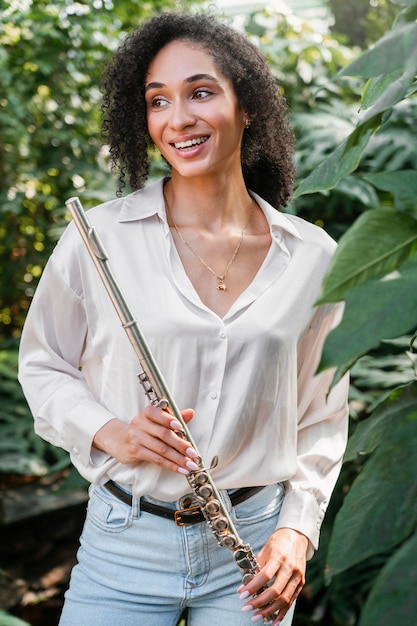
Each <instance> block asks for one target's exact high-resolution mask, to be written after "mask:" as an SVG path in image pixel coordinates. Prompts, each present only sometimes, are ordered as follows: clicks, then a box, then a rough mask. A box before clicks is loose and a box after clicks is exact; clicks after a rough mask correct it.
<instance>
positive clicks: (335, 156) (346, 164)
mask: <svg viewBox="0 0 417 626" xmlns="http://www.w3.org/2000/svg"><path fill="white" fill-rule="evenodd" d="M380 122H381V115H377V116H375V117H373V118H372V119H370V120H368V121H367V122H365V123H364V124H361V125H360V126H358V127H357V128H355V130H354V131H353V132H352V133H351V134H350V135H349V136H348V137H347V138H346V139H345V140H344V141H343V142H342V143H341V144H340V145H339V146H338V147H337V148H336V150H334V151H333V152H332V153H331V154H330V155H329V156H328V157H327V158H326V159H325V160H324V161H323V162H322V163H320V165H319V166H318V167H317V168H316V169H315V170H314V171H313V172H312V173H311V174H310V175H309V176H307V178H306V179H304V180H303V181H301V183H300V184H299V185H298V187H297V188H296V189H295V191H294V194H293V197H294V198H297V197H299V196H302V195H304V194H306V193H315V192H317V191H323V190H326V189H333V188H334V187H335V186H336V185H337V184H338V182H339V181H340V180H341V179H342V178H344V177H345V176H347V175H348V174H350V173H351V172H353V171H354V170H355V169H356V168H357V167H358V165H359V162H360V160H361V157H362V154H363V151H364V150H365V148H366V146H367V145H368V142H369V139H370V138H371V137H372V135H373V134H374V133H375V131H376V130H377V129H378V128H379V125H380Z"/></svg>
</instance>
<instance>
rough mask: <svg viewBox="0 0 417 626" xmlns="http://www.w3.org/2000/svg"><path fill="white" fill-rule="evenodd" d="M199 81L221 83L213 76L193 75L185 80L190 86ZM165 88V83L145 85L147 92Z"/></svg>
mask: <svg viewBox="0 0 417 626" xmlns="http://www.w3.org/2000/svg"><path fill="white" fill-rule="evenodd" d="M199 80H210V81H212V82H215V83H218V82H219V81H218V80H217V78H215V77H214V76H212V75H211V74H193V75H192V76H189V77H188V78H186V79H185V80H184V83H188V84H190V83H195V82H197V81H199ZM163 87H166V85H165V84H164V83H157V82H152V83H148V84H147V85H145V91H148V90H149V89H162V88H163Z"/></svg>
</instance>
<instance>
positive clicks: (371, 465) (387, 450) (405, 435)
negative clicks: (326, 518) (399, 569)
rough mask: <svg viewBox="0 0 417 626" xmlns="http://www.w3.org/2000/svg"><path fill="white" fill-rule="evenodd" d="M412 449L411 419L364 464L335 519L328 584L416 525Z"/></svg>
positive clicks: (414, 428)
mask: <svg viewBox="0 0 417 626" xmlns="http://www.w3.org/2000/svg"><path fill="white" fill-rule="evenodd" d="M416 446H417V420H413V421H411V422H409V423H407V424H406V425H405V426H402V427H401V426H399V427H397V428H396V429H395V430H394V431H393V432H392V433H391V435H390V437H389V438H388V439H387V440H386V441H385V442H384V445H381V446H380V447H378V448H377V449H376V451H375V453H374V454H373V455H372V456H371V458H370V459H369V460H368V461H367V462H366V464H365V467H364V468H363V469H362V471H361V473H360V474H359V476H358V477H357V478H356V480H355V482H354V483H353V485H352V487H351V489H350V490H349V492H348V493H347V495H346V497H345V499H344V501H343V505H342V508H341V509H340V510H339V512H338V514H337V516H336V519H335V524H334V529H333V534H332V538H331V541H330V545H329V552H328V566H327V579H328V581H330V580H331V579H332V578H333V577H334V576H335V575H336V574H339V573H340V572H343V571H345V570H347V569H349V568H350V567H353V566H354V565H356V564H358V563H362V562H364V561H365V560H366V559H368V558H370V557H371V556H374V555H377V554H380V553H381V552H386V551H388V550H390V549H392V548H393V547H394V546H396V545H398V544H399V543H400V542H401V541H404V539H406V538H407V537H408V536H409V535H410V534H411V533H412V531H413V529H414V527H415V524H416V522H417V497H416V496H417V494H416V478H415V477H416V476H417V455H416V453H415V451H416ZM394 623H398V622H394Z"/></svg>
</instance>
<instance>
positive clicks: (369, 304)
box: [319, 255, 417, 371]
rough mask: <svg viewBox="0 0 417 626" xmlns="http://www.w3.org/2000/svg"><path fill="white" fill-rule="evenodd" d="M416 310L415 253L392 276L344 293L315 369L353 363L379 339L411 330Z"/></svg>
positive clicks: (416, 267)
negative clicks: (340, 316)
mask: <svg viewBox="0 0 417 626" xmlns="http://www.w3.org/2000/svg"><path fill="white" fill-rule="evenodd" d="M416 311H417V255H416V257H415V259H413V262H410V263H409V264H408V265H407V266H404V267H403V269H402V270H401V271H398V272H396V273H395V275H393V277H392V278H390V279H387V280H378V281H376V280H374V281H367V282H366V283H364V284H362V285H358V286H357V287H354V288H353V289H351V290H350V291H349V292H348V293H347V296H346V308H345V312H344V315H343V319H342V321H341V323H340V324H339V326H337V327H336V328H335V329H334V330H332V331H331V332H330V333H329V335H328V336H327V338H326V341H325V344H324V347H323V351H322V355H321V361H320V366H319V371H322V370H324V369H327V368H329V367H334V366H342V365H345V364H349V363H351V362H352V361H353V362H354V361H356V360H357V359H358V358H359V357H360V356H362V355H363V354H365V353H366V352H368V351H369V350H371V349H372V348H376V347H377V346H378V345H379V343H380V341H382V340H383V339H392V338H394V337H400V336H401V335H404V334H406V333H408V332H411V331H413V330H414V329H415V328H416V326H417V315H416Z"/></svg>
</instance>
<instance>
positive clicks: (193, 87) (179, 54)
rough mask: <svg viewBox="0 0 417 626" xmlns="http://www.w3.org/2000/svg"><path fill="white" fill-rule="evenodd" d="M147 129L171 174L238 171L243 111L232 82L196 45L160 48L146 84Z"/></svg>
mask: <svg viewBox="0 0 417 626" xmlns="http://www.w3.org/2000/svg"><path fill="white" fill-rule="evenodd" d="M145 97H146V106H147V122H148V131H149V134H150V137H151V138H152V140H153V142H154V143H155V145H156V146H157V147H158V149H159V150H160V152H161V154H162V155H163V156H164V157H165V159H166V160H167V161H168V162H169V163H170V165H171V167H172V170H173V176H174V175H176V174H178V175H180V176H184V177H191V176H207V175H209V176H213V175H215V174H217V173H220V172H221V173H222V174H224V173H231V172H233V171H240V170H241V164H240V149H241V141H242V134H243V130H244V120H245V117H246V116H245V114H244V112H243V111H242V109H241V108H240V106H239V103H238V100H237V97H236V94H235V92H234V89H233V86H232V83H231V81H230V80H229V79H228V78H226V77H225V76H224V75H223V74H222V73H221V72H220V70H219V69H218V68H217V66H216V65H215V63H214V61H213V59H212V57H211V56H210V54H208V53H207V52H206V51H205V50H204V49H203V48H202V47H200V46H198V44H194V43H191V42H189V41H174V42H172V43H170V44H168V45H167V46H165V47H164V48H162V50H160V51H159V53H158V54H157V55H156V56H155V58H154V59H153V61H152V62H151V63H150V65H149V68H148V74H147V76H146V83H145Z"/></svg>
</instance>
